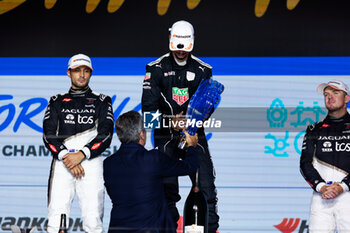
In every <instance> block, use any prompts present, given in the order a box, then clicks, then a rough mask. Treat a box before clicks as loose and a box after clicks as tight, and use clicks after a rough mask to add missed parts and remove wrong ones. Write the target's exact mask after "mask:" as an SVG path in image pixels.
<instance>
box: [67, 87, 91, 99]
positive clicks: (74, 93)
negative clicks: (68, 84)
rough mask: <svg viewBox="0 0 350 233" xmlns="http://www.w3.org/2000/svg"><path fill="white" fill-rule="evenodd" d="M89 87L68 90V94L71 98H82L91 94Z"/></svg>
mask: <svg viewBox="0 0 350 233" xmlns="http://www.w3.org/2000/svg"><path fill="white" fill-rule="evenodd" d="M91 92H92V91H91V89H90V87H87V88H86V89H73V88H70V89H69V94H71V95H72V96H73V97H79V96H84V95H85V94H87V93H91Z"/></svg>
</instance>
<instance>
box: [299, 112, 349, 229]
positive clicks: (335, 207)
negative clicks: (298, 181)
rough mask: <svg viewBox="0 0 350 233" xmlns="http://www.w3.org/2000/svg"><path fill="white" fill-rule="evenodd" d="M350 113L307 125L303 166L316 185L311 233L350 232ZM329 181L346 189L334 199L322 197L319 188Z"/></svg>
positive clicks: (301, 167)
mask: <svg viewBox="0 0 350 233" xmlns="http://www.w3.org/2000/svg"><path fill="white" fill-rule="evenodd" d="M349 151H350V115H349V114H348V113H347V114H346V115H345V116H343V117H341V118H339V119H331V118H330V117H329V116H327V117H326V118H325V119H324V120H323V121H321V122H318V123H315V124H313V125H310V126H308V128H307V131H306V135H305V137H304V142H303V148H302V154H301V158H300V169H301V173H302V175H303V176H304V178H305V180H306V181H307V182H308V183H309V184H310V186H311V187H312V188H313V189H314V193H313V196H312V202H311V208H310V219H309V232H310V233H334V232H335V230H336V229H337V232H338V233H345V232H349V233H350V193H349V185H350V184H349V173H350V153H349ZM327 182H333V183H334V182H337V183H339V184H340V185H341V186H342V188H343V190H344V192H343V193H341V194H340V195H339V196H337V197H336V198H334V199H322V196H321V193H320V189H321V187H322V186H324V185H325V184H326V183H327Z"/></svg>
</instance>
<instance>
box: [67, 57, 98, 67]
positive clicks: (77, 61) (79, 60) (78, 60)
mask: <svg viewBox="0 0 350 233" xmlns="http://www.w3.org/2000/svg"><path fill="white" fill-rule="evenodd" d="M79 66H87V67H89V68H90V69H91V70H93V69H92V64H91V59H90V58H89V57H88V56H86V55H84V54H77V55H74V56H73V57H71V58H70V59H69V62H68V69H75V68H77V67H79Z"/></svg>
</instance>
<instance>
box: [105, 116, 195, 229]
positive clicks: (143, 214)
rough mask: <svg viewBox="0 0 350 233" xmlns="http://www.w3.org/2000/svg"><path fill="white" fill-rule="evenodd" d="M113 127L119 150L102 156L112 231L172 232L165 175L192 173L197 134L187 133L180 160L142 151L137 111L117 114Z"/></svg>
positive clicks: (162, 154) (143, 139) (141, 128)
mask: <svg viewBox="0 0 350 233" xmlns="http://www.w3.org/2000/svg"><path fill="white" fill-rule="evenodd" d="M115 129H116V132H117V135H118V138H119V140H120V142H121V143H122V144H121V146H120V148H119V150H118V151H117V152H116V153H115V154H113V155H112V156H110V157H108V158H106V159H105V160H104V163H103V168H104V171H103V176H104V180H105V186H106V190H107V193H108V195H109V196H110V198H111V200H112V203H113V208H112V211H111V219H110V224H109V231H108V232H109V233H112V232H129V233H130V232H171V233H175V232H176V226H175V224H174V221H173V219H172V216H171V214H170V212H169V210H168V207H167V202H166V199H165V194H164V187H163V182H162V180H163V178H164V177H166V176H184V175H193V174H194V173H195V172H196V170H197V168H198V159H197V149H196V145H197V142H198V137H197V135H195V136H190V135H189V134H188V133H187V132H185V134H186V142H187V144H188V148H187V152H186V157H185V159H184V160H177V159H174V158H171V157H169V156H167V155H165V154H164V153H163V152H161V151H159V150H156V149H153V150H150V151H148V150H146V149H145V148H144V146H145V144H146V131H145V129H144V128H143V122H142V117H141V115H140V114H139V113H138V112H135V111H130V112H127V113H124V114H122V115H121V116H119V118H118V119H117V121H116V123H115Z"/></svg>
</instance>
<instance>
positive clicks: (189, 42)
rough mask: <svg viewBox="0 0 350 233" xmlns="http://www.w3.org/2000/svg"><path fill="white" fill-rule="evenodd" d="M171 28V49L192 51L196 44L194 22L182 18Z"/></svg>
mask: <svg viewBox="0 0 350 233" xmlns="http://www.w3.org/2000/svg"><path fill="white" fill-rule="evenodd" d="M169 30H170V42H169V49H170V51H177V50H182V51H186V52H191V51H192V49H193V44H194V29H193V26H192V24H190V23H189V22H187V21H184V20H181V21H177V22H176V23H174V24H173V26H172V27H171V28H170V29H169Z"/></svg>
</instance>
